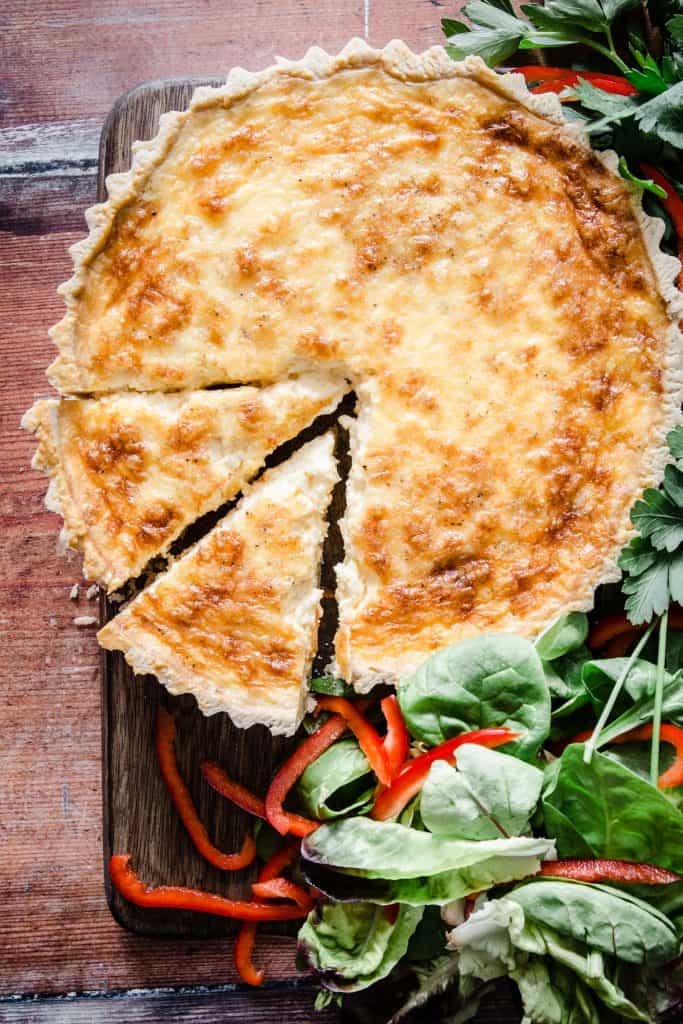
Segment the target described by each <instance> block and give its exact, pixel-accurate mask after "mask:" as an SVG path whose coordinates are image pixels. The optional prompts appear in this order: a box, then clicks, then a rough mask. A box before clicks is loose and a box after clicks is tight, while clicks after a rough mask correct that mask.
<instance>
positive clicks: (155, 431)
mask: <svg viewBox="0 0 683 1024" xmlns="http://www.w3.org/2000/svg"><path fill="white" fill-rule="evenodd" d="M347 389H348V386H347V384H346V383H345V382H344V381H343V380H338V379H335V378H333V377H331V376H330V375H327V374H326V375H321V374H318V375H315V374H309V375H307V376H303V377H301V378H299V379H296V380H294V379H292V380H286V381H281V382H279V383H277V384H273V385H271V386H270V387H264V388H255V387H238V388H229V389H223V390H217V391H216V390H214V391H182V392H172V393H168V394H166V393H154V394H142V393H140V392H127V393H119V394H116V395H106V396H103V397H101V398H62V399H60V400H56V399H45V400H42V401H38V402H36V403H35V405H34V406H33V407H32V408H31V409H29V411H28V412H27V413H26V414H25V416H24V419H23V421H22V422H23V426H24V427H25V428H26V429H28V430H32V431H34V432H35V433H36V434H37V435H38V439H39V446H38V450H37V451H36V454H35V456H34V459H33V465H34V466H35V467H36V468H38V469H42V470H44V471H45V472H46V473H48V474H49V476H50V486H49V489H48V494H47V497H46V499H45V500H46V504H47V506H48V508H49V509H51V510H52V511H54V512H57V513H58V514H59V515H61V516H62V517H63V519H64V527H63V531H62V533H63V540H64V541H65V543H66V544H68V545H69V546H70V547H72V548H78V549H81V550H82V552H83V574H84V576H85V577H86V579H91V580H93V579H94V580H97V582H98V583H100V584H102V585H103V586H105V587H107V589H108V590H109V591H110V592H111V591H112V590H116V589H117V588H118V587H119V586H121V585H122V584H123V583H125V582H126V581H127V580H128V579H131V578H133V577H136V576H138V575H139V574H140V573H141V572H142V570H143V569H144V568H145V566H146V565H147V563H148V562H149V561H150V560H151V559H152V558H154V557H156V556H157V555H164V554H166V552H167V551H168V549H169V547H170V545H171V544H172V543H173V541H174V540H175V539H176V538H177V537H178V536H180V534H181V533H182V531H183V530H184V529H185V528H186V527H187V526H189V525H190V524H191V523H192V522H194V521H195V520H196V519H198V518H199V517H200V516H202V515H204V514H205V513H206V512H210V511H213V510H214V509H216V508H218V507H219V506H220V505H222V504H224V503H225V502H227V501H231V500H232V499H233V498H235V497H236V496H237V494H238V493H239V491H241V490H242V488H243V487H244V486H245V485H246V484H247V483H249V481H250V480H251V479H252V478H253V477H254V476H255V475H256V473H257V472H258V471H259V470H260V469H261V468H262V466H263V464H264V461H265V459H266V456H267V455H269V454H270V453H271V452H272V451H273V450H274V449H275V448H277V447H278V446H279V445H281V444H283V443H284V442H285V441H288V440H289V439H290V438H292V437H294V436H296V435H297V434H298V433H300V432H301V431H302V430H303V429H304V428H305V427H307V426H308V425H309V424H310V423H311V422H312V421H313V420H314V419H315V418H316V417H317V416H320V415H322V414H325V413H330V412H332V411H333V410H334V409H335V407H336V406H337V405H338V403H339V402H340V401H341V398H342V397H343V395H344V392H345V391H346V390H347Z"/></svg>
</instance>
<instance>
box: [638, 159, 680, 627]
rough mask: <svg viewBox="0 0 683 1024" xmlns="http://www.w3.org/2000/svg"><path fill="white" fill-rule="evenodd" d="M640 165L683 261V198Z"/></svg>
mask: <svg viewBox="0 0 683 1024" xmlns="http://www.w3.org/2000/svg"><path fill="white" fill-rule="evenodd" d="M640 166H641V167H642V169H643V171H644V172H645V174H647V175H648V177H650V178H652V180H653V181H654V183H655V185H659V187H660V188H663V189H664V191H665V192H666V199H660V203H661V204H662V206H663V207H664V209H665V210H666V212H667V213H668V214H669V216H670V217H671V222H672V224H673V226H674V231H675V232H676V235H677V237H678V258H679V260H680V261H681V263H683V199H681V197H680V196H679V194H678V192H677V191H676V189H675V188H674V187H673V185H672V184H671V182H670V181H668V179H667V178H665V177H664V175H663V174H662V173H661V171H658V170H657V168H656V167H653V166H652V164H641V165H640ZM677 283H678V287H679V288H681V289H682V290H683V268H682V269H681V272H680V273H679V275H678V282H677ZM669 624H671V623H669ZM676 628H679V627H676Z"/></svg>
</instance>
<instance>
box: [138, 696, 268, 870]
mask: <svg viewBox="0 0 683 1024" xmlns="http://www.w3.org/2000/svg"><path fill="white" fill-rule="evenodd" d="M174 740H175V720H174V718H173V715H172V714H170V713H169V712H168V711H167V710H166V708H164V707H162V706H161V705H159V709H158V711H157V731H156V748H157V757H158V759H159V767H160V769H161V775H162V778H163V780H164V782H165V783H166V788H167V789H168V792H169V795H170V797H171V800H172V801H173V803H174V805H175V809H176V810H177V812H178V814H179V816H180V820H181V821H182V823H183V825H184V826H185V828H186V829H187V831H188V834H189V836H190V839H191V840H192V842H193V843H194V845H195V847H196V849H197V850H198V852H199V853H200V854H201V855H202V857H204V858H205V859H206V860H208V862H209V863H210V864H213V865H214V867H217V868H220V869H221V870H222V871H239V870H240V868H246V867H248V866H249V864H251V862H252V861H253V859H254V857H255V856H256V843H255V842H254V837H253V836H252V835H251V833H247V835H246V836H245V838H244V842H243V844H242V849H241V850H240V852H239V853H223V851H222V850H219V849H218V848H217V847H216V846H214V845H213V843H212V842H211V840H210V839H209V833H208V832H207V831H206V828H205V826H204V823H203V822H202V820H201V818H200V817H199V815H198V814H197V810H196V808H195V805H194V802H193V800H192V797H191V796H190V791H189V790H188V788H187V786H186V785H185V782H184V781H183V778H182V776H181V774H180V772H179V770H178V762H177V761H176V756H175V748H174V745H173V744H174Z"/></svg>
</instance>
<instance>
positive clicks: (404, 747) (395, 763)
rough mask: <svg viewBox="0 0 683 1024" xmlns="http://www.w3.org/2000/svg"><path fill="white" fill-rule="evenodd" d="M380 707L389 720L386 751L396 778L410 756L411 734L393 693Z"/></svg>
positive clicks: (385, 740)
mask: <svg viewBox="0 0 683 1024" xmlns="http://www.w3.org/2000/svg"><path fill="white" fill-rule="evenodd" d="M380 707H381V708H382V714H383V715H384V717H385V718H386V720H387V734H386V736H385V737H384V752H385V754H386V755H387V757H388V759H389V768H390V771H391V777H392V779H395V778H396V776H397V775H398V773H399V772H400V770H401V768H402V767H403V764H404V762H405V759H406V758H407V756H408V748H409V747H410V736H409V735H408V730H407V729H406V723H405V722H404V721H403V715H402V714H401V708H400V706H399V703H398V701H397V699H396V697H395V696H394V695H393V694H392V695H391V696H390V697H385V698H384V700H383V701H382V703H381V705H380Z"/></svg>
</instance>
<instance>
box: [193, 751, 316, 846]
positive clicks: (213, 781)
mask: <svg viewBox="0 0 683 1024" xmlns="http://www.w3.org/2000/svg"><path fill="white" fill-rule="evenodd" d="M201 769H202V775H203V776H204V778H205V779H206V781H207V782H208V783H209V785H210V786H211V788H212V789H215V790H216V792H217V793H220V794H221V796H224V797H225V798H226V799H227V800H231V801H232V803H234V804H236V805H237V807H241V808H242V810H243V811H248V813H249V814H253V815H254V817H256V818H263V820H264V821H265V820H266V805H265V802H264V801H263V800H262V799H261V797H260V796H256V794H255V793H252V792H250V790H248V789H245V787H244V786H240V784H239V782H234V781H233V780H232V779H231V778H230V776H229V775H227V774H226V773H225V772H224V771H223V769H222V768H221V766H220V765H219V764H216V762H215V761H202V763H201ZM282 813H283V814H285V815H286V816H287V820H288V823H289V824H288V831H289V832H291V833H292V834H293V835H298V836H305V835H308V833H309V832H311V831H312V829H311V826H313V827H317V822H314V821H313V822H312V821H309V820H308V818H302V816H301V815H300V814H291V813H290V812H289V811H285V810H283V812H282Z"/></svg>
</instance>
